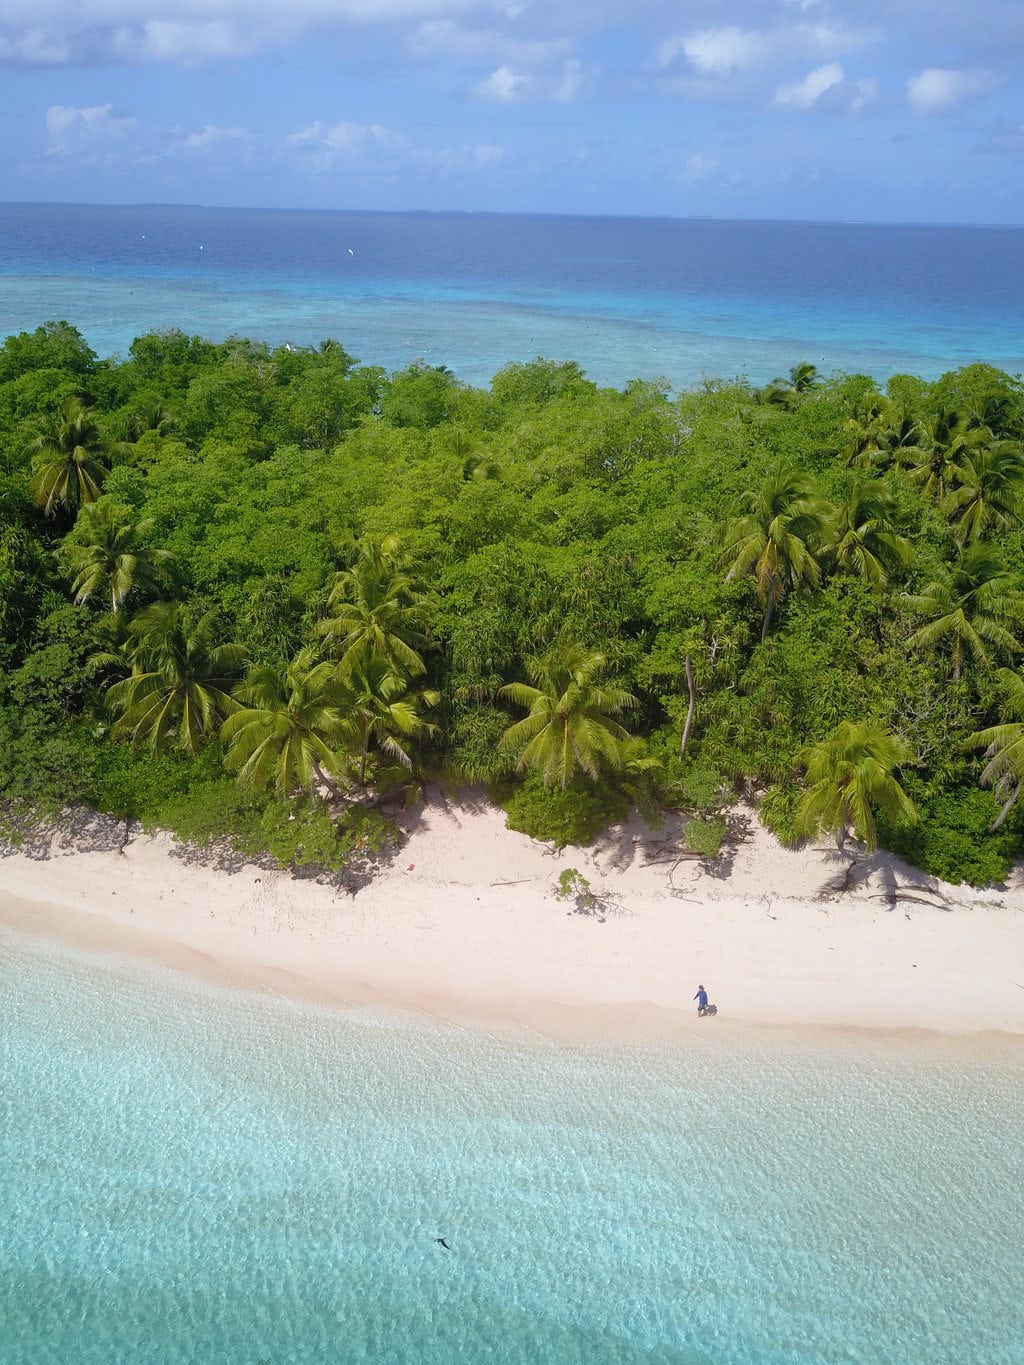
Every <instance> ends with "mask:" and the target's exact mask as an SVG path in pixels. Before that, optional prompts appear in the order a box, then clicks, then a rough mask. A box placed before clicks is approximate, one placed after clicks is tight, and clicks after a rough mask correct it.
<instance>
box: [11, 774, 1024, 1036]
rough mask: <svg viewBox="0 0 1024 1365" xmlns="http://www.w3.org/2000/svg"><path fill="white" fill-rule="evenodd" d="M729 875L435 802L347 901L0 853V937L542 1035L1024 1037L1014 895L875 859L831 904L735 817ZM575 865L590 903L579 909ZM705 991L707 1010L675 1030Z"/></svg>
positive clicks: (816, 862) (1018, 900)
mask: <svg viewBox="0 0 1024 1365" xmlns="http://www.w3.org/2000/svg"><path fill="white" fill-rule="evenodd" d="M744 818H748V819H749V828H748V832H747V836H746V837H745V838H744V840H743V841H742V842H741V843H740V844H739V846H738V848H737V849H736V851H735V856H734V857H733V858H732V859H731V867H730V868H729V870H728V875H727V876H717V875H714V874H713V873H712V872H709V870H708V869H707V868H705V867H704V865H703V864H701V863H700V862H699V861H696V860H692V859H682V860H680V859H678V858H677V855H676V849H677V845H676V842H675V840H676V835H677V831H676V830H674V829H673V828H672V826H671V825H670V826H666V828H665V829H663V830H661V831H659V832H657V833H655V834H652V833H651V832H650V831H648V830H647V829H646V827H645V826H644V825H642V824H641V823H640V822H637V823H636V824H635V825H631V826H627V827H624V828H623V829H620V830H618V831H616V832H614V835H613V836H612V837H610V838H609V839H608V840H606V841H605V843H604V844H602V845H601V846H600V847H599V848H597V849H595V850H586V851H584V850H580V849H566V850H564V851H562V852H561V853H558V854H555V853H553V852H552V851H551V850H550V849H549V848H547V847H546V846H543V845H539V844H536V843H533V842H532V841H531V840H529V839H527V838H525V837H524V836H522V835H519V834H515V833H513V832H511V831H509V830H506V829H505V828H504V816H503V815H502V813H501V812H500V811H496V810H493V809H491V808H488V807H480V806H478V805H475V804H466V805H458V804H451V803H448V802H443V801H439V802H437V803H432V804H429V805H427V806H425V807H423V808H421V809H420V810H419V811H417V812H413V813H411V814H410V815H409V816H408V817H407V818H405V819H404V821H403V824H404V826H405V828H406V830H407V837H406V838H405V839H404V842H403V845H402V848H401V850H400V852H399V854H398V855H397V857H396V858H395V859H394V861H393V862H392V864H391V865H390V866H389V867H387V868H385V869H383V870H382V871H381V873H380V874H379V875H378V876H377V877H376V878H375V879H374V880H373V881H372V882H371V883H370V884H369V885H368V886H365V887H363V888H362V889H361V890H359V891H358V893H357V894H355V895H349V894H346V893H345V892H338V891H336V890H335V888H333V887H330V886H322V885H318V884H316V883H315V882H310V881H297V880H295V879H293V878H291V877H289V876H287V875H286V874H283V873H275V872H267V871H265V870H261V869H258V868H253V867H245V868H243V869H242V870H240V871H238V872H235V873H226V872H220V871H216V870H214V869H212V868H210V867H206V866H202V865H197V864H195V863H190V862H186V861H183V860H182V859H181V858H180V857H179V856H176V850H175V846H174V845H173V842H172V841H171V840H170V838H169V837H168V836H164V835H159V836H155V837H149V836H140V837H138V838H136V839H134V840H132V841H131V842H130V843H128V844H127V845H126V846H125V848H124V850H123V852H118V851H116V850H109V849H106V850H101V851H97V852H81V851H77V852H76V851H72V850H70V849H68V848H67V847H66V846H62V845H61V844H60V842H59V840H56V841H55V842H54V845H53V846H52V848H51V849H50V850H49V856H47V857H42V858H41V857H38V856H30V855H29V854H28V853H24V852H17V853H13V854H10V855H9V856H7V857H4V858H2V859H0V923H2V924H7V925H10V926H11V927H13V928H15V929H18V930H22V931H26V932H30V933H37V934H38V933H44V934H51V935H57V936H59V937H60V938H62V939H65V940H68V941H70V942H72V943H75V944H78V945H79V946H82V947H86V948H95V949H99V950H101V951H105V952H114V953H134V954H142V955H144V956H147V957H152V958H155V959H157V960H160V961H162V962H164V963H167V964H168V965H170V966H172V967H176V968H178V969H181V970H186V971H191V972H196V973H199V974H201V975H204V976H208V977H210V978H211V979H215V980H218V981H222V982H224V983H225V984H228V985H235V986H245V985H246V984H249V985H251V984H254V983H259V984H261V985H262V986H263V987H266V988H269V989H272V990H276V991H280V992H282V993H285V994H294V995H297V996H303V997H307V998H314V999H318V1000H324V1001H327V1002H331V1001H335V1002H346V1003H367V1004H370V1003H375V1004H394V1005H399V1006H402V1005H406V1006H410V1007H413V1008H417V1009H427V1010H429V1011H430V1012H431V1013H436V1014H440V1015H442V1016H443V1017H452V1018H461V1019H467V1018H468V1019H473V1018H479V1019H481V1020H486V1021H491V1020H499V1019H506V1020H511V1021H515V1022H519V1023H525V1024H528V1025H530V1026H531V1027H537V1028H540V1029H542V1030H544V1031H551V1032H564V1031H566V1030H568V1031H579V1030H582V1031H584V1032H586V1031H588V1030H600V1031H607V1030H610V1031H612V1032H621V1033H629V1032H632V1031H641V1032H644V1033H651V1032H658V1033H660V1032H663V1031H668V1032H672V1033H675V1032H677V1031H678V1030H679V1029H680V1028H686V1029H692V1028H699V1027H708V1026H710V1027H719V1026H721V1025H722V1024H725V1026H726V1027H730V1028H731V1027H734V1026H737V1025H741V1026H742V1025H779V1026H784V1025H800V1026H805V1027H806V1026H812V1027H825V1028H870V1029H884V1030H891V1029H928V1030H937V1031H944V1032H952V1033H976V1032H988V1031H998V1032H1002V1033H1009V1034H1024V887H1022V885H1021V882H1020V879H1019V877H1018V878H1016V879H1015V882H1014V883H1013V884H1011V885H1009V886H1008V887H1007V888H1005V889H988V890H984V891H973V890H971V889H970V888H966V887H956V888H954V887H949V886H945V885H943V884H942V883H939V882H936V881H935V880H933V879H929V878H927V877H925V876H924V875H923V874H921V873H918V872H916V871H915V870H913V869H911V868H908V867H905V866H904V865H902V864H900V863H899V862H898V861H897V860H896V859H893V858H890V857H888V856H880V857H876V858H874V859H870V860H865V861H864V863H862V864H861V865H860V866H859V867H858V869H857V873H858V878H857V884H856V885H855V886H854V887H853V888H852V889H851V890H849V891H847V892H845V893H842V894H836V893H834V892H832V891H830V890H829V883H830V881H832V880H833V879H834V878H835V877H836V874H837V864H836V862H835V859H834V856H832V855H830V853H829V852H828V851H826V850H822V849H804V850H800V851H797V852H793V851H789V850H786V849H783V848H781V847H780V846H779V845H778V844H777V843H776V841H775V840H774V839H773V838H772V837H771V836H770V835H769V834H768V833H767V832H766V831H764V830H763V829H762V828H761V827H760V826H759V825H758V824H757V822H756V819H753V818H751V817H749V813H747V816H746V817H744V816H743V815H742V814H741V819H744ZM566 867H575V868H578V869H579V870H580V871H581V872H582V873H583V875H584V876H586V877H587V878H588V879H589V881H590V882H591V884H592V886H593V888H594V890H595V891H596V892H598V893H599V894H600V895H601V896H602V897H605V898H606V899H605V902H604V906H603V911H602V913H601V914H599V915H584V914H579V913H575V912H574V911H573V908H572V907H571V906H567V905H566V904H565V903H564V902H562V901H559V900H558V899H557V898H556V897H555V895H554V888H555V884H556V882H557V877H558V874H559V872H560V871H562V869H564V868H566ZM698 981H702V982H704V983H705V984H706V985H707V987H708V988H709V990H710V992H711V997H712V999H713V1000H715V1001H716V1002H717V1004H718V1005H719V1009H720V1011H721V1014H720V1018H719V1019H718V1020H716V1021H714V1022H713V1023H711V1024H710V1025H709V1024H707V1023H700V1024H698V1022H697V1021H696V1020H695V1019H694V1018H693V1014H692V1011H693V1006H692V1004H691V997H692V996H693V993H694V991H695V990H696V986H697V983H698Z"/></svg>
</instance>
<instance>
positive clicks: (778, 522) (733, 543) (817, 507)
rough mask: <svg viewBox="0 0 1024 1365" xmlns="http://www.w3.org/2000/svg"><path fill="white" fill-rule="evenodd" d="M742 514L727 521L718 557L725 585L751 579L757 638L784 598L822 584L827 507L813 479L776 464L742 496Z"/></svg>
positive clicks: (765, 628)
mask: <svg viewBox="0 0 1024 1365" xmlns="http://www.w3.org/2000/svg"><path fill="white" fill-rule="evenodd" d="M742 505H743V506H744V507H745V509H746V510H745V511H744V513H743V514H742V515H741V516H736V517H732V518H730V520H729V521H727V522H726V524H725V527H724V530H723V539H722V558H723V559H724V560H726V561H728V562H729V565H730V567H729V572H728V573H727V574H726V581H727V582H728V581H729V580H731V579H734V578H745V577H752V578H753V580H754V586H755V589H756V592H757V596H758V599H759V600H760V602H761V604H762V606H763V607H764V619H763V621H762V624H761V639H762V640H764V639H767V636H768V631H769V629H770V628H771V623H772V617H773V616H774V615H775V612H776V610H777V609H778V607H779V606H780V605H781V603H782V602H783V600H784V599H785V597H786V595H787V594H788V593H790V592H793V591H795V590H798V589H800V588H816V587H817V586H818V584H819V583H820V582H821V562H820V554H821V546H822V541H823V539H824V536H825V533H826V529H827V527H828V523H829V508H828V506H827V504H826V503H824V502H823V501H822V499H821V498H820V497H819V496H818V492H817V489H816V487H815V484H814V481H813V480H812V479H811V478H809V477H808V475H806V474H803V473H801V472H800V471H799V470H797V469H796V468H794V466H793V465H791V464H787V463H783V464H780V465H779V466H777V468H776V469H774V470H773V471H772V472H771V474H769V475H768V477H767V478H766V479H765V480H764V482H763V483H762V484H761V486H760V488H758V489H755V490H753V491H751V492H747V493H745V494H744V495H743V499H742Z"/></svg>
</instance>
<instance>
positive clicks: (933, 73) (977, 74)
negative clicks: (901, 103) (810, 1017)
mask: <svg viewBox="0 0 1024 1365" xmlns="http://www.w3.org/2000/svg"><path fill="white" fill-rule="evenodd" d="M998 84H999V77H998V76H997V75H996V73H995V72H994V71H986V70H982V69H979V68H977V67H975V68H969V69H966V70H959V71H958V70H955V69H952V68H949V67H940V66H929V67H925V69H924V70H923V71H920V72H918V74H917V75H916V76H912V77H911V78H910V80H909V81H907V100H908V101H909V103H910V106H911V108H912V109H914V110H916V111H917V113H919V114H941V113H943V112H944V111H945V110H947V109H953V108H955V107H956V106H957V105H958V104H962V103H963V101H964V100H968V99H971V98H972V97H973V96H975V95H984V94H986V93H987V92H988V91H989V90H994V89H995V87H996V86H997V85H998Z"/></svg>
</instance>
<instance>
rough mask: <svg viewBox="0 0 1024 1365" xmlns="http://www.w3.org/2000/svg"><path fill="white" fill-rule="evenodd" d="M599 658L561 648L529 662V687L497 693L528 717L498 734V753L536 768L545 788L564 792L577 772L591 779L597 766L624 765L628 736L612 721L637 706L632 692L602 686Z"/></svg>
mask: <svg viewBox="0 0 1024 1365" xmlns="http://www.w3.org/2000/svg"><path fill="white" fill-rule="evenodd" d="M606 666H607V659H606V658H605V656H604V655H603V654H600V653H596V652H590V651H588V650H585V649H584V648H583V647H582V646H580V645H563V646H561V647H560V648H556V649H555V650H553V651H552V652H551V653H549V654H548V655H546V656H545V657H544V658H536V657H534V658H529V659H527V661H526V667H527V672H528V674H529V676H530V679H531V681H532V686H531V685H529V684H527V683H520V682H516V683H509V684H508V685H507V686H505V687H502V688H499V691H498V695H499V696H501V697H507V698H508V699H509V700H510V701H514V702H515V703H516V704H517V705H519V706H524V707H526V708H527V710H528V711H529V715H527V716H525V717H524V718H523V719H522V720H520V721H516V722H515V724H514V725H510V726H509V728H508V729H507V730H506V731H505V733H504V734H503V735H502V737H501V740H500V742H499V746H498V747H499V749H500V750H501V751H503V752H505V753H513V754H515V755H516V767H517V768H518V769H519V770H520V771H522V770H523V769H524V768H536V769H537V770H538V771H539V773H540V776H541V781H542V782H543V783H544V785H545V786H546V787H553V786H555V785H556V783H557V785H558V786H560V787H562V788H565V787H568V786H569V785H570V783H571V782H572V780H573V778H574V777H576V776H577V774H579V773H584V774H586V776H587V777H589V778H591V779H592V780H593V779H596V778H597V777H598V775H599V773H600V772H601V769H602V768H605V769H610V770H612V771H618V770H619V769H621V768H622V766H623V760H624V753H625V750H624V746H625V745H626V744H627V742H628V741H629V739H630V735H629V732H628V731H627V730H625V729H624V728H623V727H622V726H621V725H619V723H618V722H617V721H615V720H613V719H612V717H613V716H616V715H618V714H619V713H620V712H622V711H633V710H635V709H636V708H637V706H638V705H639V702H638V701H637V699H636V697H634V696H633V694H632V693H631V692H626V691H624V690H623V689H622V688H620V687H608V686H603V685H602V684H601V683H600V682H599V681H598V679H599V678H600V675H601V674H602V673H603V672H604V670H605V668H606Z"/></svg>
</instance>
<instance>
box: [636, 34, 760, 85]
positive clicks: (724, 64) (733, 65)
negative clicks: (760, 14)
mask: <svg viewBox="0 0 1024 1365" xmlns="http://www.w3.org/2000/svg"><path fill="white" fill-rule="evenodd" d="M670 43H674V45H675V46H674V50H673V49H672V48H669V49H668V51H667V52H663V53H662V64H665V56H666V55H668V56H669V60H670V61H671V59H672V58H673V57H675V56H677V55H678V54H679V53H680V52H681V53H682V54H683V55H684V56H685V57H686V58H687V59H688V60H689V61H690V62H691V63H692V64H693V66H695V67H696V69H697V70H698V71H700V72H702V73H703V74H705V75H710V76H726V75H728V74H729V73H730V72H731V71H738V70H740V69H742V68H743V67H749V66H753V65H754V64H755V63H757V62H759V61H760V60H762V59H763V57H764V55H765V53H766V50H767V47H768V43H767V41H766V38H765V35H764V34H763V33H757V32H755V31H754V30H753V29H740V28H715V29H703V30H702V31H700V32H698V33H692V34H690V35H689V37H685V38H677V39H674V40H670Z"/></svg>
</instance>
